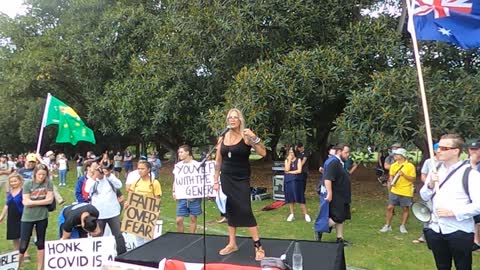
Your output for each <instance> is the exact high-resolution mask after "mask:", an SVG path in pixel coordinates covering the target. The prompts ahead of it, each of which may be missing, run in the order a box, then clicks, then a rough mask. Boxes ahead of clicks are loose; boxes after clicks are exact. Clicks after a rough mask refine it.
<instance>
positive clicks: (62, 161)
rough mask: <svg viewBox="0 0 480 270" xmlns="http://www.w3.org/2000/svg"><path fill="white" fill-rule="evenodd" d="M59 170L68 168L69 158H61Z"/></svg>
mask: <svg viewBox="0 0 480 270" xmlns="http://www.w3.org/2000/svg"><path fill="white" fill-rule="evenodd" d="M57 162H58V170H59V171H63V170H66V169H67V160H66V159H63V158H61V159H59V160H58V161H57Z"/></svg>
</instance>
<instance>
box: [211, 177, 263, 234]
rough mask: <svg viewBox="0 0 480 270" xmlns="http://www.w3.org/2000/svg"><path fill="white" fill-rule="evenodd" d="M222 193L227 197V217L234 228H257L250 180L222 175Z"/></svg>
mask: <svg viewBox="0 0 480 270" xmlns="http://www.w3.org/2000/svg"><path fill="white" fill-rule="evenodd" d="M220 179H221V182H222V191H223V193H225V195H227V209H226V210H227V211H226V217H227V219H228V225H229V226H232V227H255V226H257V221H256V220H255V217H254V216H253V212H252V203H251V200H250V178H249V177H239V176H236V175H232V174H224V173H222V174H221V177H220Z"/></svg>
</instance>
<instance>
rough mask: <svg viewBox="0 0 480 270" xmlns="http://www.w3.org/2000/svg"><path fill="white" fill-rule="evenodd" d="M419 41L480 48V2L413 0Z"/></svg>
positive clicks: (414, 19) (475, 0)
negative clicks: (435, 41) (433, 41)
mask: <svg viewBox="0 0 480 270" xmlns="http://www.w3.org/2000/svg"><path fill="white" fill-rule="evenodd" d="M412 1H415V3H414V7H413V22H414V24H415V30H416V34H417V39H419V40H438V41H444V42H450V43H453V44H456V45H457V46H460V47H462V48H464V49H468V48H475V47H480V0H412Z"/></svg>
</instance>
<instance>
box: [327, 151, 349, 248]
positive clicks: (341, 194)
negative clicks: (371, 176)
mask: <svg viewBox="0 0 480 270" xmlns="http://www.w3.org/2000/svg"><path fill="white" fill-rule="evenodd" d="M333 148H334V149H335V155H334V156H333V157H331V160H330V161H329V163H328V165H326V167H325V179H324V181H323V182H324V185H325V189H326V191H327V196H326V198H325V200H326V201H327V202H329V220H328V226H329V227H335V231H336V233H337V243H343V244H344V246H351V245H352V244H351V243H350V242H348V241H345V240H344V238H343V235H344V234H343V233H344V222H345V220H348V219H351V213H350V203H351V202H352V186H351V182H350V175H349V174H348V172H347V171H346V170H345V168H344V167H343V166H344V165H343V163H344V162H345V161H346V160H347V159H348V157H349V156H350V148H349V147H348V145H346V144H343V143H339V144H337V145H335V146H334V147H333Z"/></svg>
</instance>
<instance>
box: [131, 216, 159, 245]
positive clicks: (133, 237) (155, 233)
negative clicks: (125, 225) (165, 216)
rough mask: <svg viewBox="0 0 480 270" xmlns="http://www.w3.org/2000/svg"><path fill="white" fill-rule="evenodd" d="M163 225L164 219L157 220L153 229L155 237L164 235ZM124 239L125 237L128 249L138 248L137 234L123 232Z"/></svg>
mask: <svg viewBox="0 0 480 270" xmlns="http://www.w3.org/2000/svg"><path fill="white" fill-rule="evenodd" d="M162 226H163V220H157V224H155V230H154V231H153V239H155V238H157V237H159V236H161V235H162ZM122 235H123V239H125V247H126V248H127V251H130V250H132V249H136V248H137V239H136V238H135V235H133V234H131V233H127V232H122Z"/></svg>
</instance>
